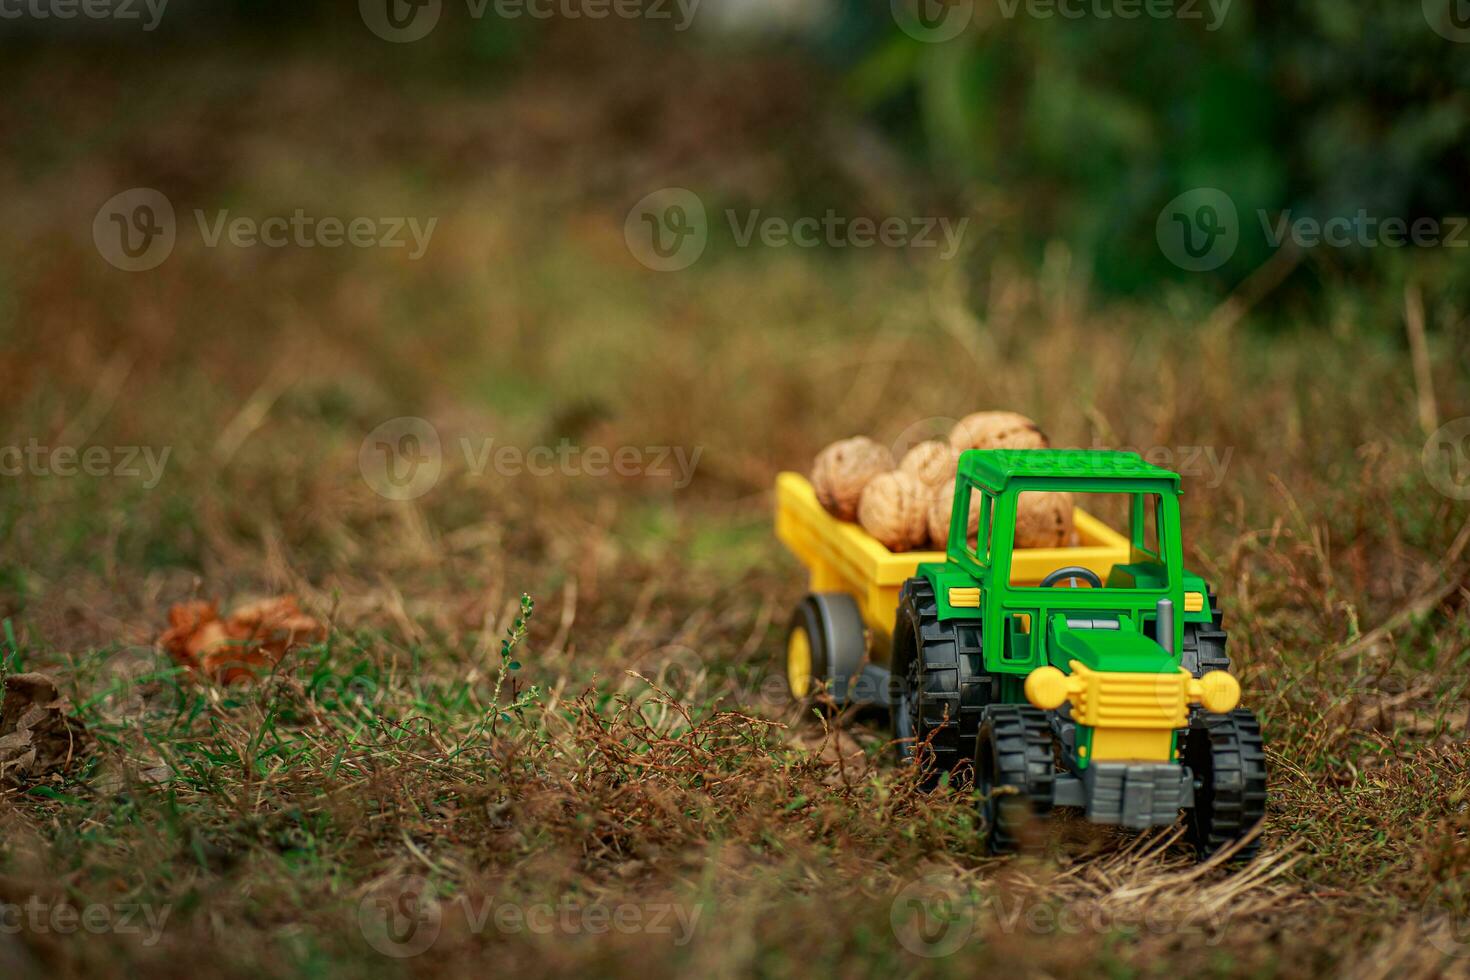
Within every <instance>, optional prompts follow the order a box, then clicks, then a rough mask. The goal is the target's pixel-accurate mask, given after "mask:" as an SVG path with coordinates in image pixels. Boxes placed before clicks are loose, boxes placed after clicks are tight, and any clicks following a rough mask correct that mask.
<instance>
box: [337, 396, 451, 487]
mask: <svg viewBox="0 0 1470 980" xmlns="http://www.w3.org/2000/svg"><path fill="white" fill-rule="evenodd" d="M443 462H444V452H443V449H442V447H441V446H440V443H439V430H437V429H435V428H434V426H433V425H431V424H430V423H429V422H428V421H427V420H426V419H421V418H415V417H414V416H411V415H409V416H403V417H401V418H396V419H389V420H388V421H386V422H384V423H383V424H382V425H380V426H378V427H377V428H376V429H374V430H373V431H371V432H369V433H368V434H367V438H365V439H363V441H362V446H360V447H359V448H358V450H357V468H358V470H359V471H360V472H361V473H362V478H363V480H364V481H366V483H367V485H368V486H370V487H372V489H373V492H374V493H377V494H378V495H379V496H381V497H387V498H388V499H389V500H413V499H414V498H415V497H422V496H423V495H424V494H426V493H428V492H429V491H430V490H432V489H433V488H434V484H436V483H438V482H439V471H440V469H441V468H442V467H443Z"/></svg>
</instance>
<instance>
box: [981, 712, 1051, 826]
mask: <svg viewBox="0 0 1470 980" xmlns="http://www.w3.org/2000/svg"><path fill="white" fill-rule="evenodd" d="M975 773H976V787H975V788H976V789H977V790H978V791H979V793H980V812H981V816H983V817H984V818H985V835H986V843H987V844H988V845H989V848H990V851H991V853H992V854H1009V853H1011V852H1012V851H1015V850H1016V849H1017V847H1018V846H1019V844H1020V838H1019V834H1020V829H1021V827H1022V826H1023V825H1024V824H1025V822H1026V821H1027V820H1029V819H1032V818H1037V817H1043V818H1044V817H1045V816H1046V815H1047V814H1049V813H1050V812H1051V807H1052V786H1053V783H1054V781H1055V778H1056V761H1055V754H1054V753H1053V751H1052V730H1051V723H1050V721H1048V720H1047V717H1046V712H1044V711H1042V710H1041V709H1040V708H1033V707H1031V706H1030V705H1022V704H993V705H991V706H990V707H989V708H987V709H985V716H984V721H982V722H981V723H980V732H979V734H978V736H977V738H976V746H975Z"/></svg>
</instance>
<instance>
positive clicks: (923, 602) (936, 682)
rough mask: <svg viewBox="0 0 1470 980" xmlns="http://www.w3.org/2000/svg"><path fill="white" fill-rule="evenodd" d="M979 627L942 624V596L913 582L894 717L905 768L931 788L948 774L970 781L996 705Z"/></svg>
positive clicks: (895, 661)
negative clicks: (985, 720)
mask: <svg viewBox="0 0 1470 980" xmlns="http://www.w3.org/2000/svg"><path fill="white" fill-rule="evenodd" d="M981 635H982V634H981V624H980V622H979V621H978V620H967V619H966V620H956V619H951V620H945V621H944V622H940V620H939V604H938V602H937V601H936V600H935V598H934V588H933V586H931V585H930V584H929V580H928V579H925V578H911V579H909V580H908V581H907V582H905V583H904V586H903V591H902V592H901V593H900V595H899V600H898V615H897V617H896V620H895V622H894V629H893V657H892V660H891V666H892V670H893V673H892V677H891V680H890V690H889V710H890V718H891V721H892V726H893V739H894V747H895V751H896V753H897V756H898V761H899V763H900V764H908V765H918V766H921V767H922V768H923V770H924V779H923V782H924V788H925V789H933V788H934V787H935V786H937V785H938V784H939V782H940V780H941V779H942V778H943V777H944V775H945V774H946V773H952V774H954V777H956V778H960V779H968V778H969V771H970V767H971V766H972V765H973V762H974V759H975V734H976V732H977V731H979V728H980V715H981V712H983V711H984V709H985V706H986V705H988V704H990V702H991V699H992V697H993V694H992V691H993V690H994V686H993V685H994V678H992V677H991V675H989V674H987V673H986V672H985V662H984V656H983V654H982V652H981Z"/></svg>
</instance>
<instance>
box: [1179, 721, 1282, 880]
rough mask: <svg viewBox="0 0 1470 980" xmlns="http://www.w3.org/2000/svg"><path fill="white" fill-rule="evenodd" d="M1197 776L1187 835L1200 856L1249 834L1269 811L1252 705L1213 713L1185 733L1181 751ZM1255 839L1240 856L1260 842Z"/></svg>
mask: <svg viewBox="0 0 1470 980" xmlns="http://www.w3.org/2000/svg"><path fill="white" fill-rule="evenodd" d="M1180 754H1181V755H1182V756H1183V758H1184V763H1185V765H1187V766H1189V770H1190V772H1191V773H1192V774H1193V776H1194V807H1193V808H1192V809H1191V810H1190V811H1189V840H1190V842H1191V843H1192V844H1194V846H1195V850H1196V851H1198V853H1199V856H1200V857H1201V858H1206V857H1209V856H1210V855H1211V854H1214V853H1215V852H1216V851H1218V850H1220V849H1221V848H1223V847H1226V846H1228V845H1230V844H1232V843H1234V842H1235V841H1237V840H1239V839H1240V838H1242V837H1244V836H1245V835H1246V834H1248V833H1250V832H1251V830H1253V829H1254V828H1255V826H1256V824H1258V823H1260V822H1261V820H1262V819H1263V818H1264V817H1265V815H1266V751H1265V747H1264V745H1263V743H1262V740H1261V725H1260V723H1259V722H1258V721H1256V716H1255V715H1253V714H1252V713H1251V712H1250V709H1248V708H1236V709H1235V710H1234V711H1232V712H1230V713H1229V714H1226V715H1210V716H1208V717H1207V719H1206V721H1205V723H1204V724H1203V725H1201V726H1199V727H1198V728H1191V729H1190V730H1189V732H1188V734H1186V735H1185V740H1184V750H1183V752H1181V753H1180ZM1259 844H1260V842H1259V841H1258V840H1256V841H1251V842H1250V843H1249V844H1247V845H1246V846H1245V847H1244V848H1243V849H1242V850H1241V851H1240V852H1239V855H1238V857H1239V858H1240V859H1241V860H1244V859H1246V858H1249V857H1251V856H1253V855H1254V854H1255V852H1256V850H1257V849H1258V847H1259Z"/></svg>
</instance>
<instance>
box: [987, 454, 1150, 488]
mask: <svg viewBox="0 0 1470 980" xmlns="http://www.w3.org/2000/svg"><path fill="white" fill-rule="evenodd" d="M960 472H961V473H963V474H964V475H966V476H968V477H970V478H971V479H973V480H974V481H975V482H977V483H979V484H980V485H981V486H986V487H989V488H991V489H992V490H996V491H1000V490H1004V489H1005V487H1006V485H1007V484H1008V483H1010V482H1011V480H1013V479H1018V478H1026V477H1035V478H1042V479H1064V480H1073V479H1076V480H1089V479H1091V480H1167V481H1168V482H1169V483H1171V484H1172V485H1173V489H1174V490H1175V492H1177V491H1178V490H1179V474H1178V473H1175V472H1173V471H1172V470H1166V469H1164V468H1163V467H1161V466H1155V465H1154V464H1152V463H1150V462H1147V461H1146V460H1144V458H1143V457H1142V456H1140V455H1138V454H1137V453H1126V452H1119V451H1117V450H1112V449H971V450H968V451H966V452H965V453H964V454H963V455H962V456H961V457H960Z"/></svg>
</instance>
